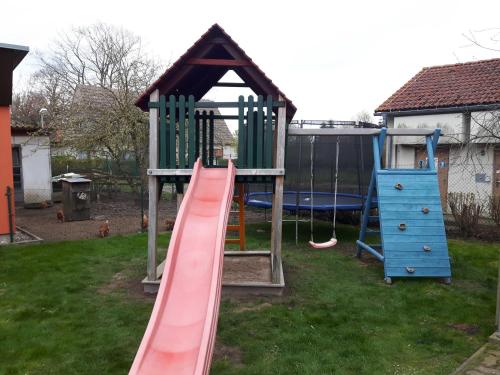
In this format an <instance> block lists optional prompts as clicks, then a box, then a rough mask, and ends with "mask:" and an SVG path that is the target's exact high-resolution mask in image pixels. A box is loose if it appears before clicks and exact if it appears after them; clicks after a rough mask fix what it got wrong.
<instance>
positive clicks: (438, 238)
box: [382, 230, 446, 244]
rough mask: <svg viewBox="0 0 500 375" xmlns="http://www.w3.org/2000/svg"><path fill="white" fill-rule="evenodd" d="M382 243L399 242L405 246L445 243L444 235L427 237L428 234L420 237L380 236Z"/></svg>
mask: <svg viewBox="0 0 500 375" xmlns="http://www.w3.org/2000/svg"><path fill="white" fill-rule="evenodd" d="M382 241H383V243H384V244H385V241H389V242H399V243H401V244H405V243H406V242H419V241H420V242H423V243H425V242H440V241H441V242H444V241H446V235H445V234H444V230H443V234H441V235H428V234H420V235H406V236H401V235H400V234H385V233H383V234H382Z"/></svg>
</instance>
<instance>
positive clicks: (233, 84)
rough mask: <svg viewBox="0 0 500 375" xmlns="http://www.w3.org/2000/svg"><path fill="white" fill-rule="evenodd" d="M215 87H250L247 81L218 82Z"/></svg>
mask: <svg viewBox="0 0 500 375" xmlns="http://www.w3.org/2000/svg"><path fill="white" fill-rule="evenodd" d="M214 87H249V86H248V85H247V84H246V83H245V82H217V83H216V84H215V85H214Z"/></svg>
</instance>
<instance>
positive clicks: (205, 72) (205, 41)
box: [136, 24, 297, 121]
mask: <svg viewBox="0 0 500 375" xmlns="http://www.w3.org/2000/svg"><path fill="white" fill-rule="evenodd" d="M231 69H232V70H234V72H235V73H236V74H237V75H238V76H239V77H240V78H241V79H242V80H243V82H245V83H246V84H247V85H248V87H249V88H250V89H252V90H253V91H254V92H255V93H256V94H257V95H272V96H273V97H274V98H275V99H278V96H279V95H281V96H282V97H283V98H284V99H285V101H286V104H287V119H288V120H289V121H290V120H291V119H292V117H293V115H294V114H295V112H296V110H297V108H296V107H295V106H294V105H293V103H292V101H291V100H289V99H288V98H287V97H286V96H285V94H284V93H283V92H281V91H280V90H279V88H278V87H277V86H276V85H275V84H274V83H273V81H271V80H270V79H269V78H268V77H267V76H266V75H265V73H264V72H263V71H262V70H261V69H260V68H259V67H258V66H257V64H255V63H254V62H253V61H252V59H251V58H250V57H248V55H247V54H246V53H245V51H243V49H241V47H240V46H239V45H238V44H237V43H236V42H235V41H234V40H233V39H232V38H231V37H230V36H229V35H228V34H227V33H226V32H225V31H224V30H223V29H222V27H220V26H219V25H218V24H214V25H213V26H212V27H210V29H208V31H207V32H206V33H205V34H203V35H202V36H201V37H200V39H198V40H197V41H196V42H195V43H194V44H193V45H192V46H191V47H190V48H189V49H188V50H187V51H186V52H185V53H184V54H183V55H182V56H181V57H180V58H179V59H178V60H177V61H176V62H175V63H173V64H172V66H170V68H168V69H167V70H166V71H165V73H163V74H162V75H161V76H160V78H158V80H157V81H156V82H155V83H153V84H152V85H151V86H150V87H149V88H148V89H147V90H146V91H145V92H144V93H143V94H142V95H141V96H140V97H139V98H138V99H137V101H136V105H137V106H139V107H140V108H141V109H143V110H147V109H148V101H149V95H150V94H151V93H152V92H153V91H154V90H156V89H158V90H159V92H160V95H166V96H168V95H171V94H173V95H186V96H187V95H194V97H195V100H200V99H201V98H202V97H203V96H204V95H205V94H206V93H207V92H208V91H209V90H210V89H211V88H212V87H213V86H214V85H215V84H216V83H217V82H218V81H219V80H220V79H221V78H222V77H223V76H224V75H225V74H226V73H227V71H228V70H231Z"/></svg>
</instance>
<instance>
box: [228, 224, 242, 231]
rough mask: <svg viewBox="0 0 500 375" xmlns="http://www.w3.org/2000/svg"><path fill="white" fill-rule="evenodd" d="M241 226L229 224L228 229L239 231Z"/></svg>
mask: <svg viewBox="0 0 500 375" xmlns="http://www.w3.org/2000/svg"><path fill="white" fill-rule="evenodd" d="M240 228H241V226H240V225H228V226H227V230H237V231H239V230H240Z"/></svg>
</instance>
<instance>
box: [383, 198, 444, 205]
mask: <svg viewBox="0 0 500 375" xmlns="http://www.w3.org/2000/svg"><path fill="white" fill-rule="evenodd" d="M440 202H441V201H440V199H439V197H429V198H426V197H415V198H411V197H378V203H379V205H384V204H387V205H391V206H392V205H393V204H403V205H410V204H419V205H420V207H428V205H429V204H433V205H439V206H441V203H440Z"/></svg>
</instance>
